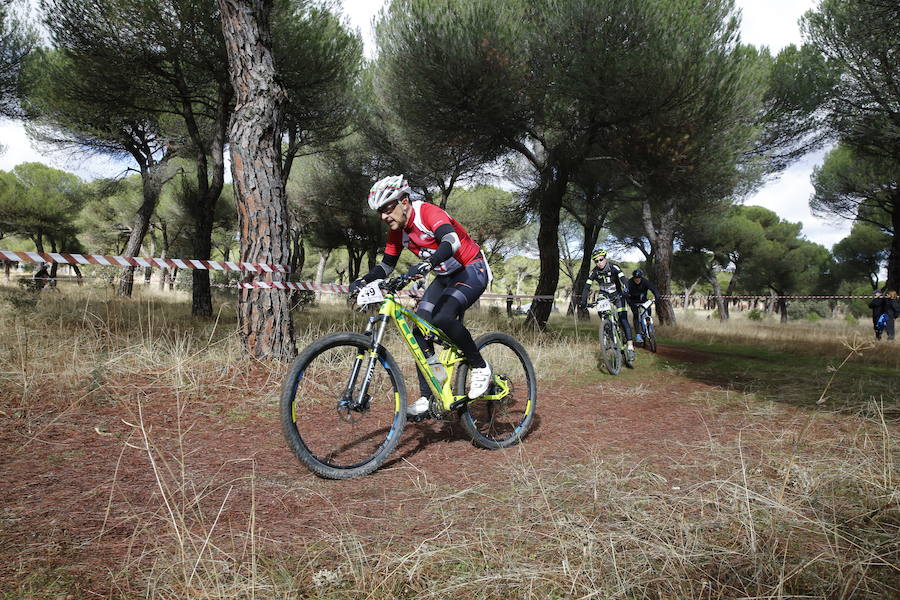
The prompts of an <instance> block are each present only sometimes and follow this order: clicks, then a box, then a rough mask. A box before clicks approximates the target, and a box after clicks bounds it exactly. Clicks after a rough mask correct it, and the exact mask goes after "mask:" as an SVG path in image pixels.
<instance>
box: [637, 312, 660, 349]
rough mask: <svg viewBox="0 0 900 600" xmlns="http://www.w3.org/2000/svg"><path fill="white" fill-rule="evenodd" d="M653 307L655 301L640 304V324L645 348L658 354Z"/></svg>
mask: <svg viewBox="0 0 900 600" xmlns="http://www.w3.org/2000/svg"><path fill="white" fill-rule="evenodd" d="M652 306H653V300H645V301H644V302H641V303H640V304H638V324H639V325H640V326H641V331H640V333H641V336H642V338H643V342H641V343H642V344H643V347H644V348H647V349H649V350H650V352H656V327H655V326H654V325H653V314H652V313H651V312H650V307H652Z"/></svg>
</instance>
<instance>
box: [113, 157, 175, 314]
mask: <svg viewBox="0 0 900 600" xmlns="http://www.w3.org/2000/svg"><path fill="white" fill-rule="evenodd" d="M167 164H168V161H167V160H166V159H165V158H164V159H163V160H161V161H160V162H158V163H151V164H147V166H146V167H145V166H143V165H142V167H141V193H142V197H143V199H142V201H141V206H140V208H138V211H137V214H135V216H134V222H133V223H132V224H131V235H130V236H128V243H126V244H125V249H124V250H123V251H122V253H123V255H124V256H137V255H138V254H139V252H140V248H141V244H143V243H144V236H146V235H147V230H148V229H150V219H151V217H153V212H154V211H155V210H156V205H157V203H158V202H159V194H160V190H161V189H162V185H163V181H164V180H165V170H166V169H165V167H166V165H167ZM134 270H135V267H125V268H124V269H122V272H121V274H120V275H119V285H118V287H117V289H116V294H117V295H119V296H122V297H125V298H130V297H131V292H132V291H133V289H134Z"/></svg>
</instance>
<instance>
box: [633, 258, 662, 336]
mask: <svg viewBox="0 0 900 600" xmlns="http://www.w3.org/2000/svg"><path fill="white" fill-rule="evenodd" d="M647 292H653V301H654V302H656V299H657V298H659V292H658V291H657V290H656V286H654V285H653V284H652V283H651V282H650V280H649V279H647V278H646V277H644V272H643V271H641V270H640V269H635V270H634V273H632V274H631V279H629V280H628V305H629V306H631V313H632V315H634V339H635V341H638V342H641V341H643V340H642V336H641V323H640V314H641V307H640V305H641V303H643V302H646V301H647ZM652 310H653V309H652V307H651V308H648V309H647V312H648V313H651V314H652Z"/></svg>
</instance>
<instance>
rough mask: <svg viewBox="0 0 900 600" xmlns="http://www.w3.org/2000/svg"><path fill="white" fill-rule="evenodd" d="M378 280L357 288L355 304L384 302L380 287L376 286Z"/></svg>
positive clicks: (363, 304)
mask: <svg viewBox="0 0 900 600" xmlns="http://www.w3.org/2000/svg"><path fill="white" fill-rule="evenodd" d="M380 281H381V280H380V279H378V280H376V281H373V282H372V283H370V284H368V285H367V286H365V287H364V288H363V289H361V290H359V294H357V296H356V304H358V305H359V306H365V305H367V304H381V303H382V302H384V294H382V293H381V288H380V287H378V283H379V282H380Z"/></svg>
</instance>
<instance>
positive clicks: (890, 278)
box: [886, 193, 900, 290]
mask: <svg viewBox="0 0 900 600" xmlns="http://www.w3.org/2000/svg"><path fill="white" fill-rule="evenodd" d="M895 196H896V197H895V199H894V212H892V213H891V226H892V228H893V230H894V231H893V232H892V234H891V253H890V254H889V255H888V265H887V284H886V285H887V289H889V290H896V289H897V287H898V286H900V193H898V194H896V195H895Z"/></svg>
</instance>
